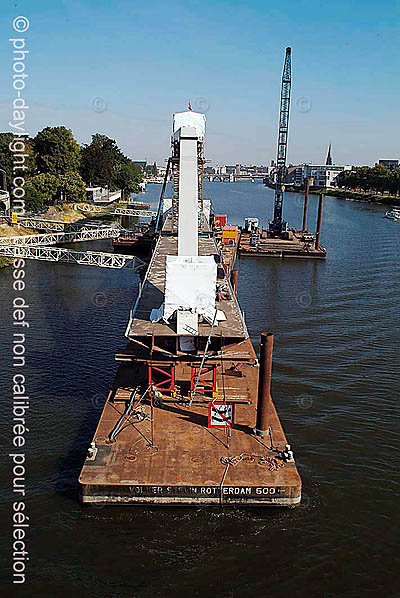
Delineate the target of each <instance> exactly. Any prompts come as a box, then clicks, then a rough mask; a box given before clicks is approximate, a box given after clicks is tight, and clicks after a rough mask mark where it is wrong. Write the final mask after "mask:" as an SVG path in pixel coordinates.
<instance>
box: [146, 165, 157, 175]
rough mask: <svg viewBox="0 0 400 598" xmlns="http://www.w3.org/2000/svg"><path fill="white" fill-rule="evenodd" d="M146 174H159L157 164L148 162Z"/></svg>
mask: <svg viewBox="0 0 400 598" xmlns="http://www.w3.org/2000/svg"><path fill="white" fill-rule="evenodd" d="M146 174H147V175H150V176H157V164H156V163H155V162H154V164H148V165H147V166H146Z"/></svg>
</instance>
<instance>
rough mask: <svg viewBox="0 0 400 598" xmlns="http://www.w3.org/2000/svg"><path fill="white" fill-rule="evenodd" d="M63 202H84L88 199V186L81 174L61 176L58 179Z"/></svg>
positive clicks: (73, 173)
mask: <svg viewBox="0 0 400 598" xmlns="http://www.w3.org/2000/svg"><path fill="white" fill-rule="evenodd" d="M58 182H59V189H60V191H61V197H62V200H63V201H67V202H75V201H76V202H83V201H85V199H86V185H85V183H84V182H83V180H82V177H81V175H80V174H79V172H70V173H69V174H64V175H61V176H60V177H59V179H58Z"/></svg>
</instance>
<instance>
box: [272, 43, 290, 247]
mask: <svg viewBox="0 0 400 598" xmlns="http://www.w3.org/2000/svg"><path fill="white" fill-rule="evenodd" d="M291 52H292V50H291V48H286V54H285V63H284V66H283V73H282V87H281V103H280V112H279V133H278V151H277V159H276V183H275V201H274V219H273V220H271V222H270V223H269V231H268V232H269V234H270V236H274V237H276V236H281V235H282V234H283V233H286V231H287V222H285V221H284V220H282V204H283V191H284V189H283V188H282V187H283V180H284V177H285V171H286V154H287V140H288V129H289V107H290V90H291V83H292V74H291Z"/></svg>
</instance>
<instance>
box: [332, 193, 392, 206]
mask: <svg viewBox="0 0 400 598" xmlns="http://www.w3.org/2000/svg"><path fill="white" fill-rule="evenodd" d="M321 193H324V194H325V195H332V196H334V197H338V198H339V199H353V200H355V201H368V202H370V203H375V204H383V205H390V206H399V205H400V197H394V196H393V195H380V194H378V193H375V194H371V193H365V192H362V191H350V190H347V189H323V190H322V191H321Z"/></svg>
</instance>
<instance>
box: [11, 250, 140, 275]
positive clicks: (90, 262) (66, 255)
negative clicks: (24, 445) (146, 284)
mask: <svg viewBox="0 0 400 598" xmlns="http://www.w3.org/2000/svg"><path fill="white" fill-rule="evenodd" d="M0 256H3V257H8V258H23V259H28V260H42V261H46V262H66V263H69V264H80V265H83V266H99V267H100V268H116V269H121V268H131V269H133V270H134V271H135V272H138V271H139V270H141V269H142V268H144V267H146V266H147V264H146V262H143V261H142V260H140V259H139V258H138V257H136V256H134V255H123V254H120V253H107V252H103V251H73V250H72V249H64V248H62V249H61V248H59V247H38V246H29V245H1V246H0Z"/></svg>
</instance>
